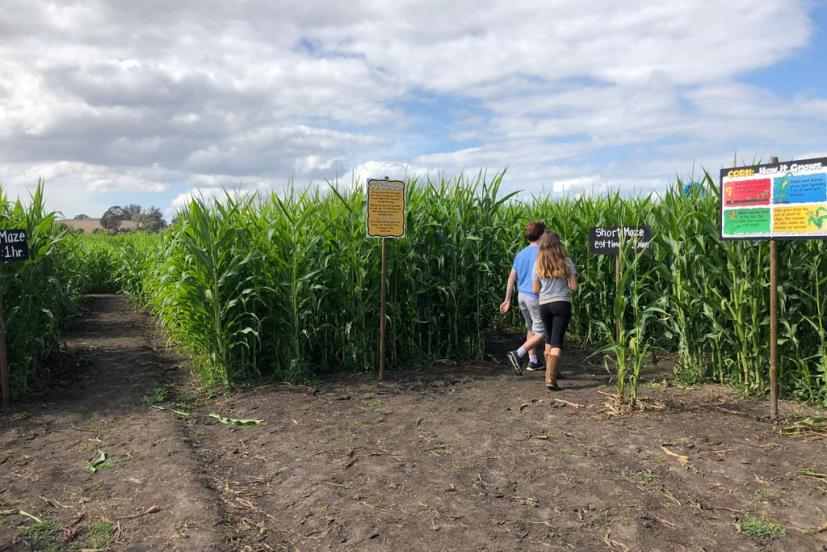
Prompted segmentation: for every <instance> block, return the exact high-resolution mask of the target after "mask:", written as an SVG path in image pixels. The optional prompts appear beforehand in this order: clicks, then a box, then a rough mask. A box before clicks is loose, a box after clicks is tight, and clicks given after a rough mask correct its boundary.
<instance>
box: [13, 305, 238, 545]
mask: <svg viewBox="0 0 827 552" xmlns="http://www.w3.org/2000/svg"><path fill="white" fill-rule="evenodd" d="M86 306H87V309H88V312H87V314H85V315H84V316H82V317H80V318H78V319H76V320H75V321H74V322H73V323H72V324H71V325H70V326H69V328H68V329H67V331H66V332H65V333H64V335H63V341H64V343H63V345H64V346H62V347H61V352H59V353H58V354H56V355H54V357H55V358H54V360H53V362H52V371H53V376H52V378H51V379H50V382H51V386H52V387H51V388H50V389H48V390H47V391H45V392H44V393H43V394H42V395H41V396H40V397H36V398H34V399H31V400H30V401H28V402H27V403H24V404H18V405H15V406H14V407H13V408H12V409H11V410H10V411H9V412H7V413H4V414H2V415H0V510H7V509H18V508H19V509H22V510H25V511H27V512H30V513H33V514H35V515H36V516H38V517H40V518H41V519H43V520H46V525H45V526H43V527H42V528H43V531H40V532H34V533H33V529H32V525H33V523H34V522H33V521H32V520H31V519H29V518H25V517H22V516H7V517H6V518H5V519H3V518H0V551H6V550H9V551H12V550H29V549H32V548H34V549H40V548H48V547H49V546H51V548H48V549H49V550H69V549H70V548H71V549H75V548H72V547H78V546H80V547H81V548H84V547H85V548H103V547H100V546H90V545H91V544H95V543H96V542H97V543H98V544H99V543H100V542H101V540H98V541H94V539H95V538H98V539H102V541H104V542H105V541H106V540H107V538H109V539H111V549H116V550H134V551H138V550H199V551H201V550H204V551H209V550H224V549H227V548H226V543H225V539H224V536H223V534H222V519H223V518H224V512H223V511H222V509H221V507H220V504H221V502H220V501H219V500H218V497H217V496H216V494H215V493H214V492H213V491H212V490H211V489H210V487H209V485H208V482H209V479H208V475H207V474H206V473H205V471H204V467H203V465H202V463H201V462H200V459H199V458H198V455H197V454H196V452H195V451H194V450H193V449H192V441H191V438H190V436H189V432H190V430H189V429H188V428H187V427H184V426H185V425H186V423H185V422H186V421H182V420H179V419H176V417H175V415H174V414H173V413H171V412H169V411H164V410H161V409H157V408H153V407H152V403H153V402H159V401H160V400H162V399H163V398H164V397H163V396H164V394H165V389H166V388H167V386H173V385H175V386H178V387H181V386H182V385H183V384H185V383H186V382H187V380H188V374H187V373H186V371H185V370H183V369H181V366H180V365H179V363H178V361H177V360H176V359H175V358H174V357H173V356H172V355H171V354H170V353H169V352H168V351H166V350H164V348H163V347H156V346H153V343H154V340H153V335H154V326H153V324H152V321H151V319H150V318H149V317H148V316H146V315H145V314H142V313H140V312H138V311H136V310H135V309H134V308H133V307H132V306H130V305H129V303H128V301H127V300H126V299H125V298H124V297H123V296H115V295H93V296H89V297H88V298H87V303H86ZM101 452H103V454H104V455H105V458H106V459H105V461H104V462H102V464H101V465H100V466H99V467H98V469H97V471H96V473H91V470H90V469H89V464H90V461H91V460H93V459H99V458H101V456H100V454H101ZM27 528H28V530H27ZM101 528H103V529H101Z"/></svg>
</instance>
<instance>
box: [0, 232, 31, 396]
mask: <svg viewBox="0 0 827 552" xmlns="http://www.w3.org/2000/svg"><path fill="white" fill-rule="evenodd" d="M28 258H29V242H28V240H27V238H26V231H25V230H0V262H18V261H25V260H26V259H28ZM5 294H6V290H5V287H4V286H3V282H2V277H0V394H2V397H3V408H8V407H9V403H10V402H11V388H10V386H9V363H8V359H7V357H6V319H5V309H4V308H3V299H4V297H5Z"/></svg>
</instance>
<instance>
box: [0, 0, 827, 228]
mask: <svg viewBox="0 0 827 552" xmlns="http://www.w3.org/2000/svg"><path fill="white" fill-rule="evenodd" d="M826 37H827V1H824V0H720V1H719V0H660V1H658V2H652V1H648V0H647V1H643V0H626V1H624V2H618V1H617V0H578V1H573V0H543V1H526V0H510V1H508V2H502V1H488V0H457V1H453V2H447V1H444V0H440V1H432V0H416V1H402V0H400V1H378V0H353V1H350V2H342V1H329V0H315V1H307V0H301V1H290V0H245V1H228V0H221V1H218V0H177V1H176V2H167V1H161V0H142V1H140V2H136V1H134V0H107V1H94V0H83V1H77V2H72V1H64V2H45V1H38V0H0V185H2V188H3V190H4V192H5V193H6V194H8V195H10V196H12V197H16V196H21V195H22V196H23V197H25V196H26V195H27V194H28V193H29V192H30V190H31V189H32V188H33V186H34V185H35V184H36V183H37V181H38V179H39V178H44V179H45V182H46V196H47V202H48V206H49V207H50V208H51V209H54V210H57V211H60V212H61V213H62V214H63V215H64V216H67V217H72V216H75V215H77V214H79V213H84V214H88V215H90V216H93V217H95V216H100V214H101V213H103V211H104V210H105V209H106V208H107V207H109V206H111V205H124V204H128V203H137V204H139V205H143V206H150V205H153V206H158V207H160V208H161V209H162V210H164V212H165V213H166V214H167V216H168V217H171V215H172V214H173V213H174V211H175V209H176V208H177V207H180V206H181V205H183V204H185V202H186V201H187V200H188V198H190V197H192V195H193V194H203V195H210V194H217V193H218V194H220V193H221V191H222V190H225V189H230V190H234V193H243V192H245V191H254V190H261V191H271V190H272V191H283V190H284V189H285V187H286V186H288V185H290V183H291V182H292V184H293V186H295V187H298V188H303V187H305V186H312V185H326V184H325V183H327V182H337V181H338V182H339V183H340V184H342V185H344V186H350V185H354V183H362V182H364V180H365V179H367V178H381V177H384V176H390V177H391V178H403V177H406V176H419V177H426V176H430V177H432V178H439V177H443V176H444V177H451V176H453V175H455V174H458V173H460V172H465V173H466V174H477V173H478V172H479V171H487V173H488V174H493V173H495V172H497V171H501V170H504V169H505V170H507V172H506V176H505V180H504V183H503V189H504V191H509V192H510V191H521V193H522V194H524V197H526V198H529V197H531V195H532V194H547V193H548V194H560V195H563V194H602V193H605V192H607V191H615V190H620V191H621V192H622V193H648V192H650V191H654V192H658V191H663V190H664V189H666V188H667V187H668V186H670V185H671V184H672V183H674V182H675V178H676V176H680V177H681V178H684V179H691V178H693V177H694V178H698V177H699V175H702V174H703V169H707V170H709V171H710V172H712V173H713V174H716V173H717V171H718V170H719V169H720V168H722V167H723V166H731V165H732V163H733V158H734V157H735V155H736V152H737V159H738V161H739V164H749V163H751V162H753V161H754V160H766V159H767V158H768V157H769V156H771V155H778V156H779V157H781V158H782V160H783V159H799V158H809V157H819V156H827V38H826Z"/></svg>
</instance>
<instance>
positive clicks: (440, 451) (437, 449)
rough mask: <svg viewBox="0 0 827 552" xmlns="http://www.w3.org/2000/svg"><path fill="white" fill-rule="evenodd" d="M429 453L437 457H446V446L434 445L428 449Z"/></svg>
mask: <svg viewBox="0 0 827 552" xmlns="http://www.w3.org/2000/svg"><path fill="white" fill-rule="evenodd" d="M428 450H429V451H431V452H433V453H434V454H436V455H437V456H447V455H448V445H446V444H444V443H434V444H433V445H431V446H430V447H429V448H428Z"/></svg>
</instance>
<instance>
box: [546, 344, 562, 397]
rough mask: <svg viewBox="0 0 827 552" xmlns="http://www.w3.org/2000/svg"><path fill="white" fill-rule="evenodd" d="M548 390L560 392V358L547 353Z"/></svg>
mask: <svg viewBox="0 0 827 552" xmlns="http://www.w3.org/2000/svg"><path fill="white" fill-rule="evenodd" d="M545 356H546V389H548V390H550V391H559V390H560V388H559V387H558V386H557V371H558V370H559V365H560V357H559V356H556V355H552V354H551V353H546V354H545Z"/></svg>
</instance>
